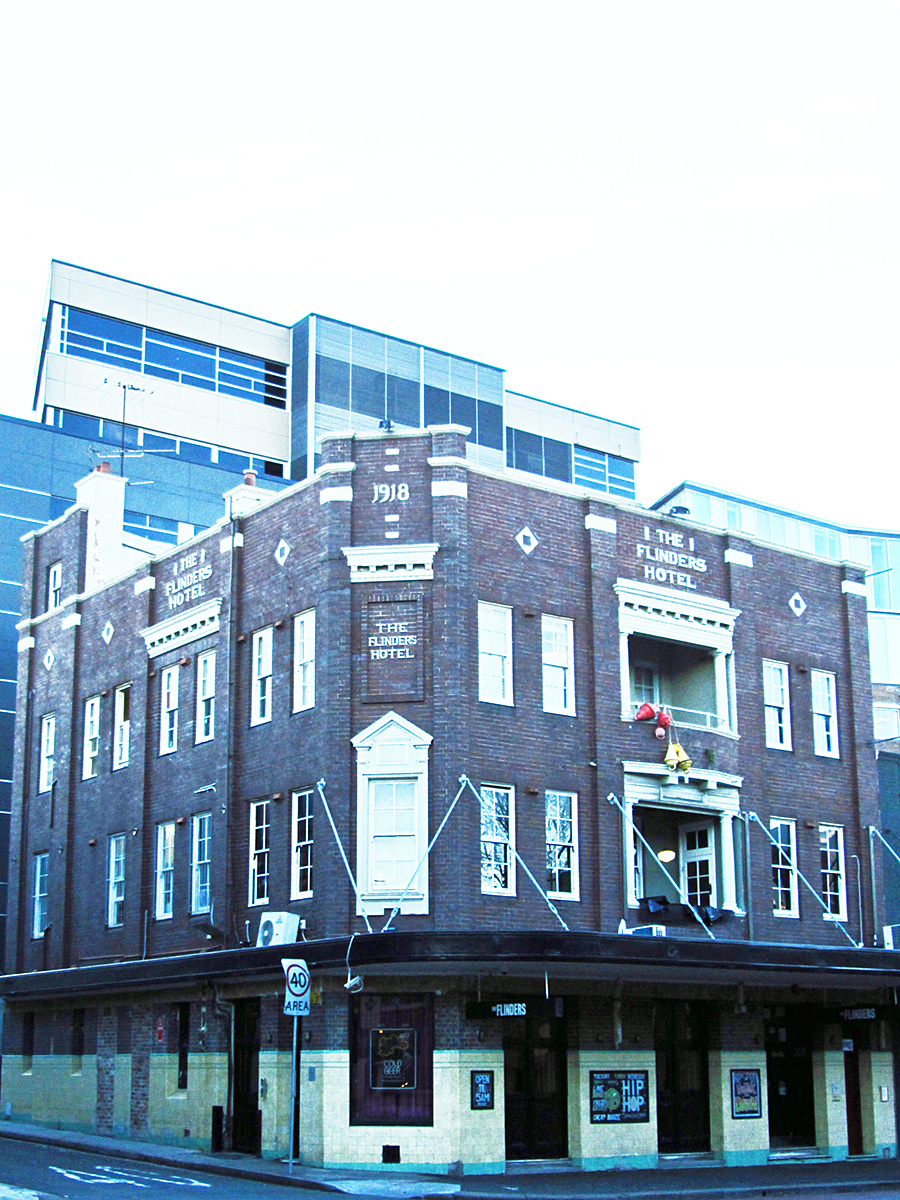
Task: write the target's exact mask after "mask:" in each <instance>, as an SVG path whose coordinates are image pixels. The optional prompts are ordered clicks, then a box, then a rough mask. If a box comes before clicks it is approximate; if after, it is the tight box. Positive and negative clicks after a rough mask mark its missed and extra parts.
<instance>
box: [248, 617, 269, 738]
mask: <svg viewBox="0 0 900 1200" xmlns="http://www.w3.org/2000/svg"><path fill="white" fill-rule="evenodd" d="M252 655H253V658H252V665H251V671H252V677H251V687H250V724H251V725H264V724H265V722H266V721H271V720H272V626H271V625H270V626H269V627H268V628H267V629H258V630H257V631H256V633H254V635H253V648H252Z"/></svg>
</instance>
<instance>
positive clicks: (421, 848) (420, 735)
mask: <svg viewBox="0 0 900 1200" xmlns="http://www.w3.org/2000/svg"><path fill="white" fill-rule="evenodd" d="M431 740H432V739H431V735H430V734H429V733H426V732H425V731H424V730H423V729H419V728H418V727H417V726H415V725H413V724H412V723H411V722H410V721H407V720H406V719H405V718H404V717H401V716H400V715H399V714H398V713H395V712H389V713H386V714H385V715H384V716H383V717H380V718H379V719H378V720H377V721H374V722H373V723H372V724H371V725H369V726H367V727H366V728H365V729H363V730H362V731H361V732H360V733H358V734H356V736H355V737H354V738H353V739H352V744H353V747H354V749H355V750H356V754H357V759H356V803H357V821H356V860H357V871H358V876H357V878H358V880H359V888H360V892H361V896H360V897H358V898H357V913H361V912H362V911H363V908H365V911H366V912H368V913H378V912H382V913H383V912H386V911H390V910H391V909H392V908H393V906H394V905H395V903H397V902H399V906H400V907H399V911H400V912H402V913H427V912H428V864H427V860H426V861H424V862H423V861H422V858H423V855H424V853H425V849H426V848H427V846H428V749H429V746H430V745H431ZM420 863H421V866H420V865H419V864H420Z"/></svg>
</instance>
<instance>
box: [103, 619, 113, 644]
mask: <svg viewBox="0 0 900 1200" xmlns="http://www.w3.org/2000/svg"><path fill="white" fill-rule="evenodd" d="M115 632H116V627H115V625H113V623H112V621H107V622H106V624H105V625H104V626H103V631H102V632H101V634H100V636H101V637H102V638H103V640H104V642H106V644H107V646H108V645H109V643H110V642H111V641H112V637H113V634H114V633H115Z"/></svg>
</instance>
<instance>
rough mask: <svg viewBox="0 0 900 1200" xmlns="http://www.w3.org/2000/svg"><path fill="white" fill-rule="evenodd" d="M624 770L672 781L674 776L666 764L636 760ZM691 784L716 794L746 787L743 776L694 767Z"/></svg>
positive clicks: (626, 772) (626, 763)
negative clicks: (721, 788)
mask: <svg viewBox="0 0 900 1200" xmlns="http://www.w3.org/2000/svg"><path fill="white" fill-rule="evenodd" d="M622 770H623V771H624V773H625V774H626V775H653V776H665V778H666V779H671V778H672V777H673V774H677V772H672V771H670V770H669V768H668V767H667V766H666V764H665V763H646V762H638V761H636V760H634V761H632V760H626V761H624V762H623V763H622ZM690 777H691V783H699V784H700V785H701V786H702V787H703V790H704V791H710V792H714V791H716V789H717V788H720V787H728V788H742V787H743V786H744V777H743V775H728V774H726V773H725V772H724V771H698V770H696V769H695V768H694V767H691V770H690Z"/></svg>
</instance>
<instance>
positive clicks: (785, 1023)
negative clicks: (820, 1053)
mask: <svg viewBox="0 0 900 1200" xmlns="http://www.w3.org/2000/svg"><path fill="white" fill-rule="evenodd" d="M765 1020H766V1075H767V1077H768V1101H769V1145H770V1146H771V1147H772V1148H773V1149H787V1148H789V1147H794V1146H814V1145H815V1144H816V1119H815V1109H814V1107H813V1073H812V1034H813V1031H814V1029H815V1022H814V1020H813V1018H812V1015H811V1014H810V1012H809V1010H808V1009H807V1008H806V1007H805V1006H803V1005H799V1004H798V1005H786V1006H784V1007H781V1008H773V1009H770V1010H769V1012H768V1015H767V1016H766V1018H765Z"/></svg>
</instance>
